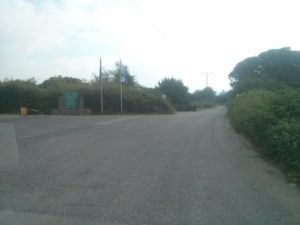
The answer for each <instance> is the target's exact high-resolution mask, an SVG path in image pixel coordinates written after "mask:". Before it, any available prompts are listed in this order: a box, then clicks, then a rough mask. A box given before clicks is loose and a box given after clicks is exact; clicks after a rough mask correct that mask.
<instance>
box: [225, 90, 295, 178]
mask: <svg viewBox="0 0 300 225" xmlns="http://www.w3.org/2000/svg"><path fill="white" fill-rule="evenodd" d="M228 115H229V119H230V122H231V124H232V125H233V127H234V128H235V129H236V130H237V131H239V132H241V133H243V134H245V135H246V136H247V137H249V138H250V139H251V140H252V141H253V142H254V143H256V144H258V145H259V146H261V151H263V153H264V154H266V155H268V156H270V157H271V158H273V159H274V160H275V161H276V162H278V163H279V164H280V165H282V166H283V168H284V169H285V170H287V171H288V173H289V174H292V175H291V177H292V179H293V180H294V181H296V182H300V91H299V90H297V89H290V88H285V89H281V90H277V91H266V90H251V91H248V92H246V93H244V94H241V95H239V96H237V97H236V98H235V99H234V100H233V102H232V103H231V105H230V106H229V110H228Z"/></svg>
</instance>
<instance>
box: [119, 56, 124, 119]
mask: <svg viewBox="0 0 300 225" xmlns="http://www.w3.org/2000/svg"><path fill="white" fill-rule="evenodd" d="M119 76H120V104H121V114H123V89H122V82H123V81H122V61H121V59H120V71H119Z"/></svg>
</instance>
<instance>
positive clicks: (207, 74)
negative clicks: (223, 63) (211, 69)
mask: <svg viewBox="0 0 300 225" xmlns="http://www.w3.org/2000/svg"><path fill="white" fill-rule="evenodd" d="M202 74H203V75H205V76H206V82H205V83H206V86H205V87H208V76H209V75H211V74H212V73H208V72H205V73H202Z"/></svg>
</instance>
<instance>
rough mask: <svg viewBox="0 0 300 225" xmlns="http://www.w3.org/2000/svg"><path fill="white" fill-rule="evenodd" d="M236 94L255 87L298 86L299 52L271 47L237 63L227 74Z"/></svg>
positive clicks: (299, 71) (299, 72)
mask: <svg viewBox="0 0 300 225" xmlns="http://www.w3.org/2000/svg"><path fill="white" fill-rule="evenodd" d="M229 79H230V81H231V86H232V87H233V90H234V92H235V93H236V94H238V93H242V92H244V91H247V90H250V89H256V88H265V89H271V90H274V89H278V88H282V87H284V86H291V87H300V52H299V51H291V50H290V49H289V48H282V49H273V50H269V51H266V52H263V53H261V54H259V55H258V56H255V57H250V58H247V59H245V60H243V61H241V62H240V63H238V64H237V65H236V66H235V68H234V69H233V71H232V72H231V73H230V74H229Z"/></svg>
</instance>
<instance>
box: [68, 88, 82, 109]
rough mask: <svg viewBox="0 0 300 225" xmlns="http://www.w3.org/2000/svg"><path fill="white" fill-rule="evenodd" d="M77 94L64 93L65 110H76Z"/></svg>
mask: <svg viewBox="0 0 300 225" xmlns="http://www.w3.org/2000/svg"><path fill="white" fill-rule="evenodd" d="M78 99H79V94H78V93H76V92H65V93H64V107H65V109H77V108H78Z"/></svg>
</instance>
